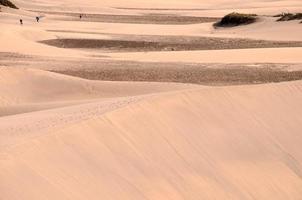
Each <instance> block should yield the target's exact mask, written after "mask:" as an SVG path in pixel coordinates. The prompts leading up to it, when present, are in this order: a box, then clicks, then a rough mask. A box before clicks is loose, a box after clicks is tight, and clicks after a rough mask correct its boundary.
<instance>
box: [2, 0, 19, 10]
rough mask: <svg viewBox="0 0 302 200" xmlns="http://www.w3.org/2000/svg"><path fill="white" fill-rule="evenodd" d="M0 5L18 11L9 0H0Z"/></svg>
mask: <svg viewBox="0 0 302 200" xmlns="http://www.w3.org/2000/svg"><path fill="white" fill-rule="evenodd" d="M0 5H3V6H7V7H10V8H14V9H18V7H17V6H16V5H15V4H14V3H12V2H11V1H10V0H0Z"/></svg>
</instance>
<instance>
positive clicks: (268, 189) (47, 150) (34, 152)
mask: <svg viewBox="0 0 302 200" xmlns="http://www.w3.org/2000/svg"><path fill="white" fill-rule="evenodd" d="M301 100H302V84H301V81H296V82H291V83H279V84H267V85H257V86H234V87H220V88H214V89H213V88H203V89H194V90H191V91H183V92H176V93H171V94H162V95H158V96H156V97H153V98H151V99H145V100H142V101H139V102H137V103H135V104H130V105H127V106H126V107H124V108H120V109H118V110H115V111H112V112H109V113H106V114H104V115H100V116H96V117H95V118H93V119H89V120H84V121H82V122H80V123H77V124H74V125H69V126H66V127H63V128H61V129H59V130H54V131H52V129H49V130H48V133H47V134H46V135H40V137H38V138H33V139H30V140H27V142H25V143H23V144H22V143H21V144H20V145H18V146H15V147H13V148H10V149H9V150H2V159H1V163H2V164H1V165H0V166H1V170H0V171H1V173H0V176H1V180H5V183H8V184H7V185H2V186H1V188H3V191H4V192H5V193H4V194H3V195H4V197H6V199H16V196H18V198H20V197H22V198H23V199H26V198H28V197H32V198H33V197H35V198H36V199H46V196H47V198H54V199H55V198H58V199H87V198H89V199H99V197H100V196H102V197H106V198H108V199H183V198H185V199H200V198H202V199H213V198H218V199H253V198H256V199H268V198H271V197H274V199H284V198H289V199H299V197H300V196H301V194H302V190H301V189H300V188H302V187H301V186H302V179H301V177H302V176H301V175H302V174H301V170H302V168H301V164H300V163H301V161H302V154H301V152H300V151H299V146H300V144H301V142H302V141H301V140H302V138H301V137H300V127H299V126H297V124H301V122H302V118H301V117H300V115H301V113H302V110H301V106H300V102H301ZM284 113H286V116H285V115H284ZM213 122H215V126H213ZM279 123H282V127H280V126H278V124H279ZM100 130H101V131H100ZM6 137H9V134H7V136H6ZM2 138H3V136H2ZM2 141H3V140H2ZM4 141H5V140H4ZM52 162H55V163H56V167H55V168H52V167H50V166H51V164H50V163H52ZM16 171H19V172H20V173H19V175H18V176H15V175H14V172H16ZM25 177H27V179H30V180H32V181H34V182H35V185H36V188H35V189H30V188H29V186H27V185H28V184H26V183H22V182H20V180H22V179H23V178H25ZM260 183H261V184H260ZM16 184H17V185H18V186H17V185H16ZM20 185H21V187H22V188H27V189H26V190H23V192H22V193H20V191H19V190H18V189H16V190H14V188H19V187H20ZM57 186H58V187H57ZM8 187H9V188H10V189H9V188H8ZM59 188H60V189H59ZM80 188H82V189H80ZM14 195H16V196H15V197H14Z"/></svg>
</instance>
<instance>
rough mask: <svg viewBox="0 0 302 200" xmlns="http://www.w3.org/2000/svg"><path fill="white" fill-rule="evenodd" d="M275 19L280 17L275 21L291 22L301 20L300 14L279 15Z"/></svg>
mask: <svg viewBox="0 0 302 200" xmlns="http://www.w3.org/2000/svg"><path fill="white" fill-rule="evenodd" d="M276 17H280V18H279V19H278V20H277V21H279V22H280V21H291V20H300V19H302V13H296V14H293V13H282V14H280V15H276Z"/></svg>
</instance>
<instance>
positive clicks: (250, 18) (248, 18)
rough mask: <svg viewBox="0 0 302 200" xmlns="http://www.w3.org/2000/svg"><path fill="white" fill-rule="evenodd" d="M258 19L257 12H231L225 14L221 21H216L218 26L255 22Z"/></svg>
mask: <svg viewBox="0 0 302 200" xmlns="http://www.w3.org/2000/svg"><path fill="white" fill-rule="evenodd" d="M256 20H257V15H255V14H242V13H236V12H233V13H230V14H228V15H226V16H224V17H223V18H222V19H221V20H220V21H219V22H217V23H215V24H214V26H216V27H232V26H239V25H246V24H251V23H254V22H255V21H256Z"/></svg>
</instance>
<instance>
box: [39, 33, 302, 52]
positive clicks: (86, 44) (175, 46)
mask: <svg viewBox="0 0 302 200" xmlns="http://www.w3.org/2000/svg"><path fill="white" fill-rule="evenodd" d="M110 36H111V37H113V39H111V40H106V39H53V40H44V41H40V42H41V43H44V44H47V45H51V46H56V47H60V48H84V49H98V50H104V51H113V52H135V51H136V52H139V51H185V50H217V49H246V48H281V47H302V42H296V41H288V42H287V41H265V40H252V39H237V38H215V37H195V36H155V35H110Z"/></svg>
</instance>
